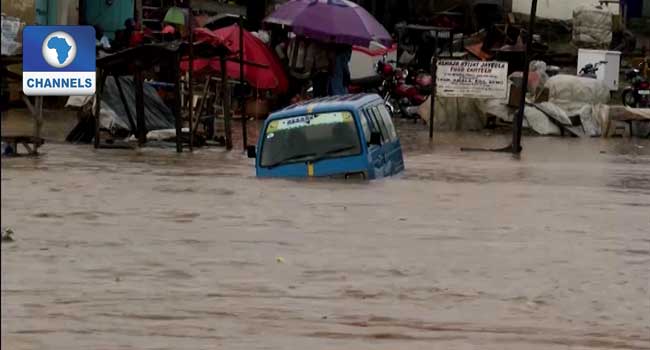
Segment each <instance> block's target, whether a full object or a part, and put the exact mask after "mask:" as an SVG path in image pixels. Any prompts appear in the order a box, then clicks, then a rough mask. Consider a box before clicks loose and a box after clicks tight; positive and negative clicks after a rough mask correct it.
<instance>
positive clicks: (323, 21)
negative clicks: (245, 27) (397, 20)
mask: <svg viewBox="0 0 650 350" xmlns="http://www.w3.org/2000/svg"><path fill="white" fill-rule="evenodd" d="M264 21H265V22H268V23H276V24H282V25H287V26H290V27H292V28H293V32H294V33H296V34H297V35H302V36H306V37H308V38H312V39H315V40H319V41H325V42H334V43H338V44H349V45H359V46H366V47H368V46H369V45H370V42H371V41H377V42H379V43H381V44H383V45H386V46H388V45H390V44H391V43H392V38H391V36H390V34H388V31H386V29H385V28H384V26H382V25H381V24H380V23H379V22H377V20H376V19H375V18H374V17H373V16H372V15H371V14H369V13H368V11H366V10H365V9H364V8H363V7H361V6H359V5H357V4H355V3H353V2H351V1H347V0H292V1H289V2H287V3H286V4H284V5H281V6H280V7H279V8H278V9H277V10H276V11H275V12H273V13H272V14H271V15H269V16H268V17H267V18H266V19H265V20H264Z"/></svg>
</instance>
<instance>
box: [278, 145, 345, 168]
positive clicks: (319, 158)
mask: <svg viewBox="0 0 650 350" xmlns="http://www.w3.org/2000/svg"><path fill="white" fill-rule="evenodd" d="M354 148H356V146H345V147H339V148H335V149H331V150H329V151H326V152H325V153H322V154H320V155H318V157H315V158H313V159H310V160H309V161H310V162H312V163H316V162H318V161H321V160H323V159H325V158H328V157H329V156H330V155H332V154H335V153H339V152H344V151H348V150H351V149H354ZM316 155H317V153H315V152H310V153H300V154H295V155H293V156H291V157H288V158H285V159H283V160H281V161H278V162H275V163H273V164H271V165H269V166H267V167H266V168H268V169H273V168H275V167H277V166H280V165H282V164H285V163H287V162H291V161H292V160H296V159H300V158H307V157H314V156H316Z"/></svg>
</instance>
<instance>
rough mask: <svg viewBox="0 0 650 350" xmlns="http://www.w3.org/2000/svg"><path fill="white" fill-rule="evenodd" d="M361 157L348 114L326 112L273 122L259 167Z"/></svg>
mask: <svg viewBox="0 0 650 350" xmlns="http://www.w3.org/2000/svg"><path fill="white" fill-rule="evenodd" d="M360 153H361V143H360V141H359V133H358V132H357V127H356V124H355V122H354V117H353V116H352V113H351V112H348V111H340V112H327V113H318V114H309V115H302V116H294V117H289V118H285V119H278V120H274V121H272V122H270V123H269V125H268V126H267V127H266V131H265V133H264V143H263V145H262V154H261V162H260V165H261V166H262V167H273V166H277V165H281V164H286V163H295V162H306V161H318V160H320V159H324V158H332V157H342V156H350V155H356V154H360Z"/></svg>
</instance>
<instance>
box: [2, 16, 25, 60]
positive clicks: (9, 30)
mask: <svg viewBox="0 0 650 350" xmlns="http://www.w3.org/2000/svg"><path fill="white" fill-rule="evenodd" d="M0 23H1V24H0V27H2V37H1V38H0V39H1V40H2V47H1V48H0V54H2V55H4V56H11V55H16V54H18V53H20V49H21V47H22V45H21V43H20V42H19V40H18V34H19V33H20V28H21V27H22V22H21V21H20V19H18V18H16V17H9V16H5V15H2V20H1V22H0Z"/></svg>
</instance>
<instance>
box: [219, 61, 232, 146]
mask: <svg viewBox="0 0 650 350" xmlns="http://www.w3.org/2000/svg"><path fill="white" fill-rule="evenodd" d="M220 60H221V84H222V85H221V86H222V89H223V91H222V94H223V101H222V104H223V124H224V129H225V130H224V131H225V133H226V149H227V150H231V149H232V128H231V126H230V87H229V86H228V75H227V74H226V69H227V68H226V57H225V56H221V57H220Z"/></svg>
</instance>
